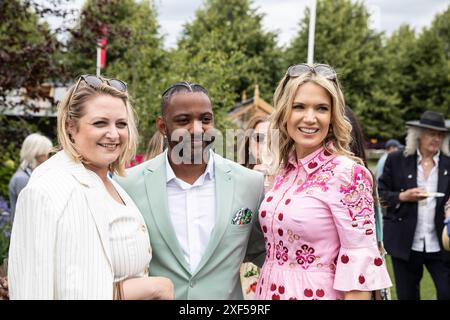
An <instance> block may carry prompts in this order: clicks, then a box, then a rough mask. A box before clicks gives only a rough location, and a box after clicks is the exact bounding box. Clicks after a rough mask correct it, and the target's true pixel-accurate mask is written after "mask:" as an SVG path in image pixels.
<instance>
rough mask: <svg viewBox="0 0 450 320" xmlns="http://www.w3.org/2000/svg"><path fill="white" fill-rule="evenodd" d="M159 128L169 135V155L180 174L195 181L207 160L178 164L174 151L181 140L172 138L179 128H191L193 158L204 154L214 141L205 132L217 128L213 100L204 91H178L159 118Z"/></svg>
mask: <svg viewBox="0 0 450 320" xmlns="http://www.w3.org/2000/svg"><path fill="white" fill-rule="evenodd" d="M156 127H157V128H158V129H159V131H160V132H161V133H162V134H164V135H166V136H167V138H168V141H169V143H168V155H169V157H168V158H169V162H170V165H171V167H172V169H173V171H174V173H175V175H176V177H177V178H179V179H181V180H183V181H185V182H187V183H189V184H193V183H194V182H195V181H196V180H197V179H198V178H199V177H200V176H201V175H202V174H203V173H204V172H205V169H206V166H207V162H205V161H204V159H203V158H202V161H201V163H199V164H194V163H192V162H191V163H181V164H177V163H176V162H175V161H173V160H172V156H171V151H172V149H173V148H174V147H175V146H176V145H177V144H178V143H179V140H177V141H172V140H171V137H172V134H173V132H174V131H175V130H177V129H184V130H187V132H189V134H190V136H191V151H192V154H191V159H193V158H194V154H197V155H198V154H201V153H202V152H203V151H204V150H205V148H206V147H207V146H208V145H209V144H210V143H211V141H205V139H204V133H205V132H206V131H208V130H213V129H214V115H213V111H212V106H211V100H210V99H209V97H208V96H207V95H206V94H204V93H203V92H179V93H176V94H174V95H173V96H172V97H171V98H170V101H169V103H168V105H167V106H166V107H165V108H164V110H163V115H162V117H158V119H157V120H156ZM200 141H201V142H200Z"/></svg>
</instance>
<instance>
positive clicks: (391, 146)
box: [375, 139, 404, 182]
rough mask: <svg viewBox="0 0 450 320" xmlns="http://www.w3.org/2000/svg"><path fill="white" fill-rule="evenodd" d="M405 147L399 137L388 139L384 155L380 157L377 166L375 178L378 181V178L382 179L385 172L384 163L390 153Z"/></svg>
mask: <svg viewBox="0 0 450 320" xmlns="http://www.w3.org/2000/svg"><path fill="white" fill-rule="evenodd" d="M403 148H404V145H402V144H401V143H400V142H399V141H398V140H397V139H389V140H388V141H386V143H385V145H384V150H385V152H384V153H383V155H382V156H381V157H380V159H378V162H377V166H376V168H375V179H376V181H377V182H378V179H380V177H381V174H382V173H383V168H384V163H385V162H386V158H387V156H388V154H389V153H391V152H395V151H398V150H401V149H403Z"/></svg>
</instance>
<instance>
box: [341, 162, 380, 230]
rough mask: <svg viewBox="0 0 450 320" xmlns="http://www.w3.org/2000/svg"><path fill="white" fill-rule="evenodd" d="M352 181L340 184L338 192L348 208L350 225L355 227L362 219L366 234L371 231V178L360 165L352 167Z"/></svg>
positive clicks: (362, 226)
mask: <svg viewBox="0 0 450 320" xmlns="http://www.w3.org/2000/svg"><path fill="white" fill-rule="evenodd" d="M352 179H353V180H352V181H351V182H350V183H349V184H348V185H341V187H340V190H339V191H340V192H341V193H343V194H344V197H343V198H342V199H341V203H342V204H343V205H344V206H346V207H347V208H348V213H349V215H350V217H351V218H352V226H353V227H357V226H358V221H363V222H362V225H361V228H362V229H364V230H365V233H366V235H371V234H372V233H373V226H374V223H373V221H372V220H373V218H371V216H372V215H371V214H372V212H373V198H372V180H371V179H370V178H369V176H368V174H367V172H366V170H364V169H363V168H362V167H361V166H360V165H354V166H353V168H352Z"/></svg>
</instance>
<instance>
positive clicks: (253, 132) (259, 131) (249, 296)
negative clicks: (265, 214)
mask: <svg viewBox="0 0 450 320" xmlns="http://www.w3.org/2000/svg"><path fill="white" fill-rule="evenodd" d="M269 124H270V122H269V119H268V116H263V115H257V116H253V117H252V118H251V119H250V120H249V122H248V123H247V126H246V127H245V130H244V134H245V136H244V137H245V138H244V144H243V145H242V148H241V155H240V156H241V158H243V160H244V163H243V166H245V167H247V168H249V169H252V170H256V171H259V172H261V173H262V174H264V191H267V190H268V189H269V188H270V187H271V184H272V183H273V176H271V175H269V172H268V170H269V164H268V163H264V160H265V158H264V157H263V154H265V155H267V137H268V134H269ZM258 277H259V268H258V266H256V265H255V264H253V263H251V262H246V263H243V264H242V265H241V282H242V289H243V294H244V299H245V300H253V298H254V295H255V291H256V284H257V282H258Z"/></svg>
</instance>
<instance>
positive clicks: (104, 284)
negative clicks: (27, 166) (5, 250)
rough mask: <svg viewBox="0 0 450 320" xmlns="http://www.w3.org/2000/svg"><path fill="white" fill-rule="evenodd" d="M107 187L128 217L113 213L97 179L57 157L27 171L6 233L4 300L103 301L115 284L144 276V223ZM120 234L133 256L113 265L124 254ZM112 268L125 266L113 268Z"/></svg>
mask: <svg viewBox="0 0 450 320" xmlns="http://www.w3.org/2000/svg"><path fill="white" fill-rule="evenodd" d="M114 186H115V188H116V189H117V192H118V193H119V195H120V196H121V198H122V199H123V201H124V202H125V204H126V207H128V208H130V210H129V211H126V210H125V211H122V212H114V207H113V204H112V201H114V200H113V199H112V198H111V197H110V196H109V194H107V191H106V189H105V187H104V185H103V183H102V182H101V179H100V178H99V177H97V176H96V175H95V174H94V173H93V172H91V171H89V170H87V169H86V168H85V167H84V166H83V165H82V164H81V163H76V162H74V161H73V160H71V159H70V158H69V157H68V156H67V155H66V153H65V152H64V151H60V152H58V153H57V154H55V155H54V156H53V157H51V158H50V159H49V160H47V161H46V162H44V163H43V164H42V165H40V166H39V167H37V168H36V169H35V170H34V171H33V174H32V175H31V178H30V181H29V182H28V184H27V186H26V187H25V188H24V189H23V190H22V192H21V193H20V195H19V198H18V202H17V208H16V217H15V220H14V224H13V228H12V233H11V243H10V249H9V261H8V282H9V293H10V298H11V299H105V300H109V299H112V298H113V282H114V281H115V280H118V279H123V278H127V277H135V276H140V275H143V274H145V273H146V272H147V270H146V268H147V266H148V263H149V262H150V259H151V247H150V240H149V239H148V233H147V231H146V228H145V233H144V231H143V228H142V226H143V225H144V226H145V223H144V220H143V218H142V216H141V214H140V213H139V211H138V209H137V208H136V206H135V204H134V203H133V201H132V200H131V198H130V197H129V196H128V195H127V194H126V192H125V191H124V190H123V189H122V188H121V187H120V186H119V185H118V184H116V183H114ZM117 205H119V204H117ZM124 207H125V206H124ZM120 216H122V217H123V218H124V219H121V218H120ZM117 217H119V218H117ZM130 217H131V218H130ZM123 220H126V222H127V223H123V224H122V222H121V221H123ZM121 224H122V227H123V228H122V227H121ZM139 229H140V230H141V233H138V234H136V233H135V231H136V230H139ZM120 233H123V235H124V237H123V239H124V241H125V242H126V243H127V245H129V252H131V253H132V254H128V253H129V252H127V255H126V258H125V259H119V258H118V255H120V252H121V251H122V252H123V250H124V248H126V246H123V245H122V243H120V241H119V239H120V238H121V236H120ZM133 234H136V235H137V236H135V237H133ZM117 245H119V247H117ZM113 256H114V259H113V258H112V257H113ZM130 257H132V258H130ZM118 261H120V264H124V265H113V263H114V264H116V263H119V262H118ZM114 270H122V271H121V272H120V273H123V272H127V271H130V272H131V273H130V274H129V275H126V274H117V275H115V272H114Z"/></svg>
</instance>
